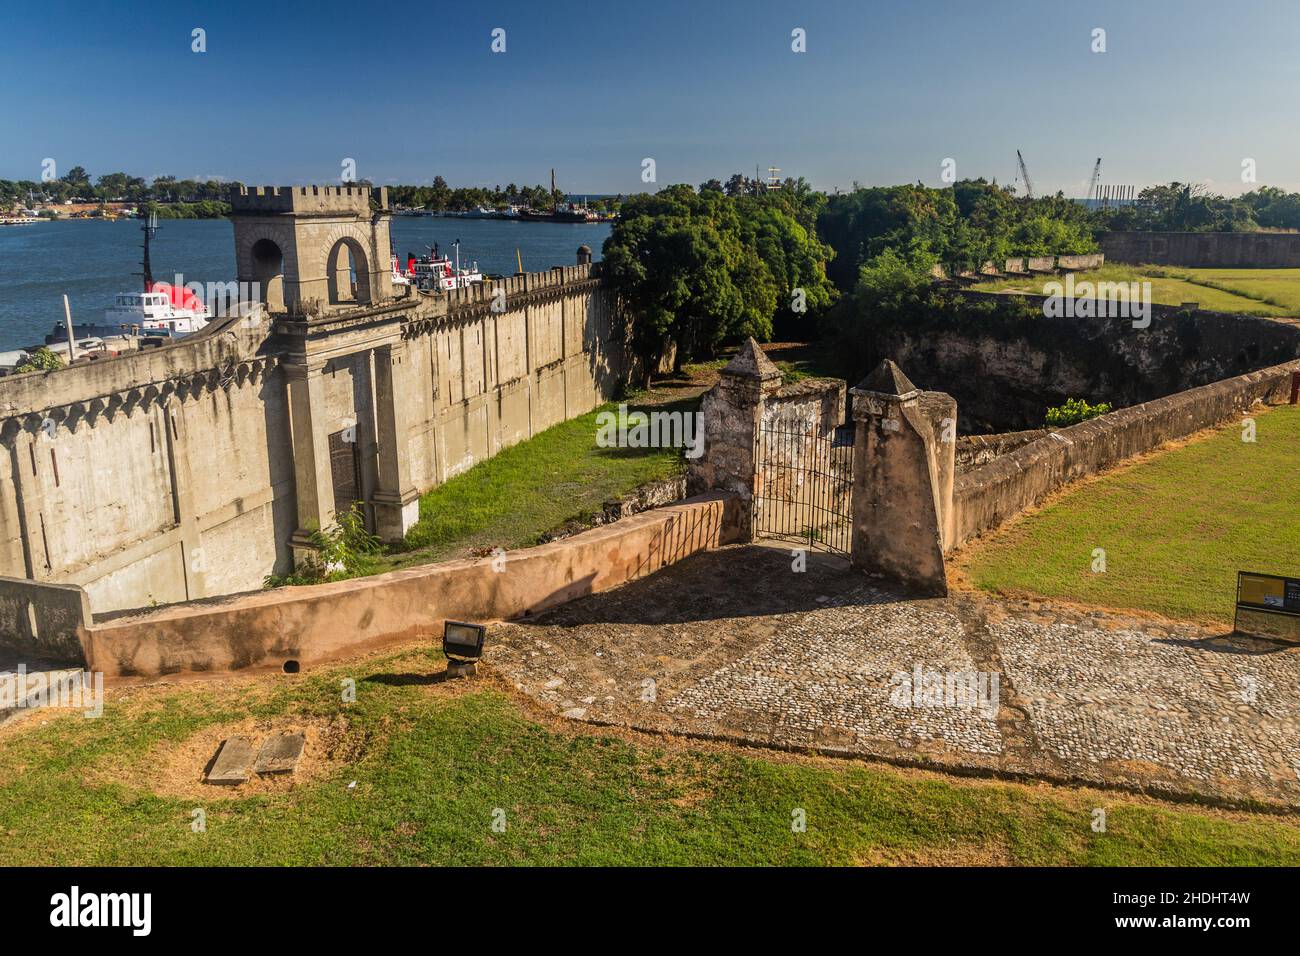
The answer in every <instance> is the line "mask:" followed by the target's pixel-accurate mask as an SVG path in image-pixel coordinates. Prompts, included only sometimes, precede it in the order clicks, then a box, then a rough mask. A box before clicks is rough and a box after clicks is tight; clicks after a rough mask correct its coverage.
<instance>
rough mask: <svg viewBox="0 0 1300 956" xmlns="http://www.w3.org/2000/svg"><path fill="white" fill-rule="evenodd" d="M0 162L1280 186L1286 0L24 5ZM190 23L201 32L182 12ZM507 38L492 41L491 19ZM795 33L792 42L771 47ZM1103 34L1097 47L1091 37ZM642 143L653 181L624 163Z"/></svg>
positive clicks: (1299, 139) (1297, 91) (232, 170)
mask: <svg viewBox="0 0 1300 956" xmlns="http://www.w3.org/2000/svg"><path fill="white" fill-rule="evenodd" d="M3 9H4V17H3V19H2V20H0V22H3V27H0V178H7V179H39V178H40V171H41V162H42V160H43V159H45V158H47V157H49V158H53V159H54V160H55V162H56V169H57V172H58V174H59V175H62V174H64V173H65V172H66V171H67V170H68V169H70V168H71V167H72V166H75V165H81V166H84V167H86V168H87V169H88V170H89V171H90V173H91V175H92V176H97V175H99V174H101V173H105V172H113V171H119V170H121V171H125V172H129V173H131V174H133V175H140V176H145V177H147V178H152V177H153V176H156V175H161V174H168V173H170V174H173V175H177V176H181V177H201V178H209V177H217V178H222V179H237V180H241V181H244V182H247V183H253V184H259V183H267V184H287V183H312V182H314V183H326V182H331V181H337V180H338V178H339V176H340V173H341V169H342V166H341V164H342V162H343V160H344V159H345V158H352V159H355V161H356V164H357V175H358V176H359V177H365V178H369V179H371V180H372V181H374V182H376V183H391V182H402V183H428V182H430V181H432V178H433V176H434V175H435V174H441V175H442V176H443V177H444V178H446V179H447V181H448V182H449V183H451V184H452V185H485V186H491V185H496V184H500V185H505V184H506V183H508V182H516V183H519V184H525V183H527V184H533V183H539V182H540V183H545V182H546V181H547V180H548V177H549V171H550V168H551V167H555V169H556V175H557V180H558V185H559V186H560V187H561V188H562V189H564V190H566V191H573V192H582V191H588V192H598V193H614V192H634V191H640V190H643V189H646V188H657V187H659V186H663V185H666V184H668V183H674V182H688V183H692V184H698V183H700V182H702V181H704V180H706V179H708V178H711V177H717V178H720V179H725V178H726V177H727V176H728V175H729V174H730V173H733V172H738V171H743V172H746V173H747V174H749V175H752V174H753V170H754V168H755V166H760V167H762V168H763V171H764V174H766V169H767V167H768V166H779V167H781V168H782V170H783V175H802V176H805V177H806V178H807V179H809V180H810V181H811V182H812V183H813V184H814V185H815V186H817V187H818V188H823V189H833V188H835V187H842V188H848V187H849V186H850V185H851V184H852V183H853V182H854V181H855V180H856V181H858V182H861V183H863V184H868V185H879V184H887V183H898V182H909V181H916V180H921V181H923V182H925V183H928V184H931V185H941V182H942V181H941V179H940V173H941V164H942V162H943V160H944V159H945V158H949V157H951V158H952V159H954V160H955V161H956V172H957V175H958V176H959V177H962V178H964V177H967V176H984V177H986V178H995V177H996V178H997V180H998V181H999V182H1007V181H1009V180H1011V179H1012V178H1013V177H1014V176H1015V172H1016V166H1015V151H1016V149H1017V148H1019V149H1021V150H1022V151H1023V152H1024V155H1025V160H1026V162H1027V164H1028V166H1029V172H1030V176H1031V178H1032V179H1033V181H1034V185H1035V187H1036V188H1037V189H1038V190H1039V191H1040V192H1042V191H1049V190H1050V191H1054V190H1056V189H1064V190H1065V191H1066V192H1067V194H1070V195H1076V194H1078V195H1081V194H1082V193H1083V192H1084V191H1085V190H1086V183H1087V180H1088V178H1089V176H1090V175H1091V172H1092V166H1093V163H1094V161H1095V160H1096V158H1097V157H1098V156H1100V157H1102V179H1103V181H1104V182H1109V183H1114V184H1118V183H1124V184H1138V185H1145V184H1149V183H1153V182H1167V181H1169V180H1174V179H1177V180H1181V181H1199V182H1209V183H1211V184H1212V186H1213V187H1214V188H1215V189H1217V190H1218V191H1221V192H1225V193H1229V194H1235V193H1238V192H1241V191H1242V189H1243V185H1242V183H1241V166H1242V160H1243V159H1247V158H1249V159H1254V160H1255V162H1256V168H1257V175H1258V182H1259V183H1260V184H1271V185H1278V186H1282V187H1284V188H1288V189H1300V122H1298V121H1297V119H1298V117H1297V113H1298V112H1300V56H1298V55H1297V54H1298V53H1300V2H1297V0H1234V2H1231V3H1224V2H1209V0H1181V2H1180V0H1140V2H1138V0H1123V2H1109V0H1089V2H1058V0H1014V2H1001V0H981V2H964V3H959V2H952V3H949V2H940V0H931V2H911V0H895V2H888V3H886V2H869V0H858V2H850V0H841V2H815V0H806V2H784V3H782V2H768V0H752V2H744V3H740V2H735V3H723V2H711V0H693V2H678V0H639V2H629V0H604V2H598V3H580V2H570V0H535V2H529V3H522V2H520V3H477V2H476V3H465V2H458V3H438V2H415V3H406V4H402V3H398V2H395V0H390V2H387V3H383V4H369V3H366V2H364V0H356V2H347V3H334V2H330V0H320V2H311V3H303V4H290V3H274V2H270V0H262V2H246V0H227V2H223V3H219V4H211V5H207V4H186V3H184V2H167V3H151V2H140V3H130V4H128V3H121V2H105V3H90V2H83V3H73V4H67V3H59V2H41V3H20V2H18V0H3ZM195 28H202V29H203V30H205V31H206V43H207V52H206V53H195V52H192V50H191V47H192V43H193V41H192V31H193V30H194V29H195ZM495 28H501V29H504V30H505V40H506V51H505V52H504V53H493V52H492V50H491V44H492V31H493V30H494V29H495ZM796 28H800V29H803V30H804V31H806V46H807V52H804V53H795V52H793V51H792V49H791V44H792V42H793V41H792V37H791V31H792V30H794V29H796ZM1096 28H1101V29H1104V30H1105V31H1106V34H1105V42H1106V51H1105V52H1104V53H1095V52H1093V50H1092V47H1093V44H1094V40H1093V30H1094V29H1096ZM646 157H650V158H653V159H654V160H655V164H656V174H657V182H656V183H655V184H654V185H653V186H647V185H646V184H644V183H642V181H641V170H642V160H643V159H644V158H646Z"/></svg>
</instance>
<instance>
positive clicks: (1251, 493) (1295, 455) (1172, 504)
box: [959, 406, 1300, 623]
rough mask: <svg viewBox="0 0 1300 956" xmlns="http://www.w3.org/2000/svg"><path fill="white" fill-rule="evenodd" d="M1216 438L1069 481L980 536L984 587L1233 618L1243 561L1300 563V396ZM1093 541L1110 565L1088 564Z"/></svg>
mask: <svg viewBox="0 0 1300 956" xmlns="http://www.w3.org/2000/svg"><path fill="white" fill-rule="evenodd" d="M1254 417H1255V421H1256V425H1257V435H1256V437H1257V441H1256V442H1255V443H1254V444H1250V443H1246V442H1243V441H1242V440H1241V438H1242V428H1241V425H1240V424H1239V423H1237V424H1233V425H1229V426H1227V427H1226V428H1224V429H1223V430H1222V431H1221V432H1219V433H1218V434H1216V435H1214V436H1213V437H1212V438H1209V439H1206V440H1202V441H1195V442H1192V443H1190V444H1188V445H1185V446H1183V447H1180V448H1176V449H1173V450H1170V451H1167V452H1164V453H1157V454H1155V455H1154V456H1152V457H1150V458H1148V459H1146V460H1144V461H1141V462H1139V463H1137V464H1135V465H1133V466H1131V467H1127V468H1122V469H1120V470H1118V471H1116V472H1113V473H1111V474H1109V475H1104V476H1102V477H1101V478H1098V479H1096V480H1094V481H1088V482H1084V483H1082V484H1080V485H1078V486H1076V487H1074V488H1072V489H1069V490H1067V491H1066V492H1065V493H1064V494H1063V495H1062V496H1060V497H1059V498H1057V499H1056V500H1055V501H1053V502H1051V503H1050V504H1049V505H1047V506H1046V507H1044V508H1042V509H1041V510H1039V511H1037V512H1035V513H1033V514H1030V515H1027V516H1026V517H1024V518H1022V519H1021V520H1019V521H1016V522H1014V523H1012V524H1011V525H1009V526H1007V527H1005V528H1003V529H1002V530H1000V531H998V532H995V533H994V534H992V535H990V536H989V537H988V538H986V539H985V540H983V541H979V542H976V543H975V544H973V545H971V546H970V547H969V548H968V549H967V552H966V554H964V555H963V556H962V558H961V559H960V561H959V566H960V567H963V568H964V569H965V570H966V573H967V574H968V575H969V577H970V579H971V581H972V582H973V583H974V584H975V585H976V586H978V587H982V588H988V589H991V590H995V591H1000V592H1003V593H1008V594H1018V593H1033V594H1042V595H1048V596H1052V597H1060V598H1067V599H1070V600H1075V601H1080V602H1083V603H1087V604H1099V605H1106V606H1111V607H1125V608H1141V609H1145V610H1148V611H1155V612H1157V613H1159V614H1164V615H1166V616H1169V617H1174V618H1184V619H1191V620H1201V621H1207V622H1220V623H1230V622H1231V620H1232V609H1233V603H1234V601H1235V600H1236V581H1237V578H1236V572H1237V571H1238V570H1242V571H1261V572H1265V573H1273V574H1290V575H1294V574H1296V573H1297V572H1300V521H1297V519H1296V512H1295V509H1296V502H1297V501H1300V407H1295V406H1283V407H1281V408H1275V409H1272V410H1271V411H1266V412H1265V411H1261V412H1256V413H1254ZM1094 548H1104V549H1105V552H1106V573H1104V574H1095V573H1093V572H1092V570H1091V564H1092V552H1093V549H1094Z"/></svg>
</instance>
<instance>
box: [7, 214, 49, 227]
mask: <svg viewBox="0 0 1300 956" xmlns="http://www.w3.org/2000/svg"><path fill="white" fill-rule="evenodd" d="M40 221H41V217H40V216H0V226H25V225H27V224H28V223H31V222H40Z"/></svg>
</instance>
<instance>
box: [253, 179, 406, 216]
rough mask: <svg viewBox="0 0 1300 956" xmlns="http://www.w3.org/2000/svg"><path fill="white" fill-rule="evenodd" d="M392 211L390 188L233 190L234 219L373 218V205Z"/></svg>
mask: <svg viewBox="0 0 1300 956" xmlns="http://www.w3.org/2000/svg"><path fill="white" fill-rule="evenodd" d="M371 199H374V200H375V201H376V202H377V203H378V204H379V208H380V209H381V210H384V211H387V210H388V187H386V186H379V187H377V188H376V187H371V186H347V185H345V186H236V187H233V188H232V189H231V190H230V196H229V200H230V206H231V213H232V214H233V215H237V216H238V215H245V216H264V215H272V214H284V215H297V216H310V215H320V214H322V213H351V214H353V215H360V216H369V215H370V201H371Z"/></svg>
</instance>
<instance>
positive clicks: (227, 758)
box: [208, 735, 255, 787]
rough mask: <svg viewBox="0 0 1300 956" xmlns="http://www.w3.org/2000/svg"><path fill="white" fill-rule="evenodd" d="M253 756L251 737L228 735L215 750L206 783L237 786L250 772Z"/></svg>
mask: <svg viewBox="0 0 1300 956" xmlns="http://www.w3.org/2000/svg"><path fill="white" fill-rule="evenodd" d="M254 756H255V750H254V741H253V738H252V737H244V736H240V735H236V736H234V737H230V738H228V739H227V740H226V742H225V743H223V744H222V745H221V749H220V750H218V751H217V759H216V760H215V761H213V763H212V769H211V770H210V771H209V772H208V783H214V784H217V785H219V786H227V787H231V786H239V784H241V783H243V782H244V781H246V780H247V779H248V777H249V774H250V773H251V772H252V767H253V759H254Z"/></svg>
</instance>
